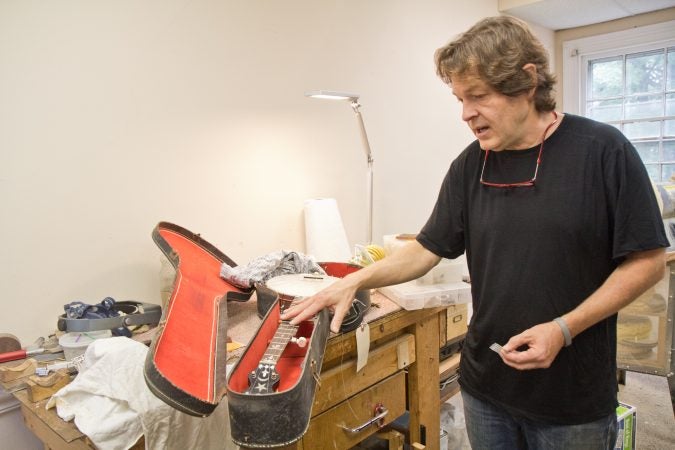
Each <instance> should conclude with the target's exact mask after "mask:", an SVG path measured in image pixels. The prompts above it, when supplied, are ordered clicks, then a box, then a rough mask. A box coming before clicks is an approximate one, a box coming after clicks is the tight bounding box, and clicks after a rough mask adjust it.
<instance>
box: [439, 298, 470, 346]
mask: <svg viewBox="0 0 675 450" xmlns="http://www.w3.org/2000/svg"><path fill="white" fill-rule="evenodd" d="M467 314H468V305H467V304H466V303H458V304H456V305H450V306H448V309H446V313H445V319H446V328H445V332H446V334H445V339H446V341H447V342H450V341H452V340H453V339H456V338H458V337H460V336H463V335H465V334H466V332H467V329H468V322H467ZM441 332H442V330H441Z"/></svg>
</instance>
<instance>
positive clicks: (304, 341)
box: [291, 336, 307, 348]
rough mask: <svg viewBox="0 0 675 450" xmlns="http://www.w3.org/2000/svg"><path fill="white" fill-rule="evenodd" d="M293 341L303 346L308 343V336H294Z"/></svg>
mask: <svg viewBox="0 0 675 450" xmlns="http://www.w3.org/2000/svg"><path fill="white" fill-rule="evenodd" d="M291 342H292V343H294V344H297V346H298V347H300V348H303V347H304V346H305V345H307V338H306V337H304V336H301V337H299V338H296V337H292V338H291Z"/></svg>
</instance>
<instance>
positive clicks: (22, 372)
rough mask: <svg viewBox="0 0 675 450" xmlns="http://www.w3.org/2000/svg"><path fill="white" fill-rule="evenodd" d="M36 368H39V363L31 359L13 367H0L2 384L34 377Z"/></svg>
mask: <svg viewBox="0 0 675 450" xmlns="http://www.w3.org/2000/svg"><path fill="white" fill-rule="evenodd" d="M36 368H37V361H36V360H35V359H33V358H29V359H27V360H25V361H23V362H21V363H19V364H15V365H13V366H2V367H0V381H2V382H7V381H14V380H16V379H18V378H23V377H27V376H29V375H33V374H35V369H36Z"/></svg>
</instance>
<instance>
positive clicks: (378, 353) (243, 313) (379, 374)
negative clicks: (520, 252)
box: [14, 293, 446, 450]
mask: <svg viewBox="0 0 675 450" xmlns="http://www.w3.org/2000/svg"><path fill="white" fill-rule="evenodd" d="M371 303H372V306H371V309H370V310H369V312H368V314H367V315H366V317H365V320H366V322H367V324H368V326H369V329H370V353H369V361H368V365H367V366H366V367H365V368H363V369H362V370H361V371H360V372H359V373H358V374H357V373H356V370H355V358H356V338H355V332H354V331H352V332H349V333H345V334H337V335H331V336H330V337H329V339H328V343H327V346H326V351H325V354H324V361H323V366H322V371H321V382H320V384H319V385H318V387H317V392H316V395H315V402H314V405H313V407H312V419H311V421H310V427H309V429H308V432H307V434H306V435H305V436H304V437H303V439H301V440H300V441H298V442H296V443H295V444H294V445H292V446H289V447H286V449H288V450H290V449H295V450H309V449H310V448H311V449H312V450H314V449H319V448H331V449H334V448H335V449H340V448H345V449H347V448H351V447H353V446H354V445H356V444H357V443H358V442H360V441H361V440H363V439H365V438H366V437H368V436H369V435H371V434H373V433H375V432H377V431H378V427H377V426H376V425H374V426H369V427H367V428H366V429H365V430H363V431H362V432H359V433H356V434H355V435H351V434H349V433H346V432H345V431H344V430H343V429H342V428H341V425H344V426H346V427H348V428H356V427H358V425H359V424H360V423H359V422H352V423H344V424H342V423H336V422H341V421H343V422H346V421H347V420H350V421H351V420H352V419H353V420H357V421H358V420H367V419H368V417H372V415H373V414H374V411H373V406H374V405H375V404H384V406H385V407H387V408H388V409H389V410H390V412H391V415H390V416H388V417H386V420H385V421H384V422H383V423H381V425H382V424H386V423H389V422H391V421H393V420H394V419H396V418H397V417H398V415H400V413H403V412H405V410H406V407H407V411H408V412H409V416H410V421H409V440H410V443H417V444H418V447H420V448H426V449H432V450H435V449H438V448H439V435H440V419H439V408H438V407H437V406H434V405H439V402H440V391H439V342H440V343H441V344H442V343H443V341H444V333H445V330H443V331H440V329H439V324H441V325H443V324H444V323H445V322H444V321H445V317H446V308H443V307H440V308H430V309H420V310H415V311H405V310H402V309H401V308H400V307H398V306H397V305H396V304H394V303H393V302H391V301H390V300H388V299H387V298H386V297H384V296H382V295H380V294H378V293H375V294H373V296H372V302H371ZM256 308H257V305H256V302H255V298H253V299H251V300H250V301H248V302H245V303H230V304H229V305H228V316H229V319H228V321H229V329H228V335H229V336H231V337H232V339H233V340H234V341H239V342H242V343H248V340H249V339H250V338H251V336H252V333H253V332H254V331H255V330H256V329H257V324H258V323H259V321H260V319H258V317H257V314H256ZM439 339H440V341H439ZM240 354H241V351H235V352H233V355H232V357H233V358H236V357H238V355H240ZM345 380H346V382H345ZM14 395H15V396H16V398H17V399H18V400H19V401H20V402H21V411H22V414H23V416H24V419H25V422H26V424H27V426H28V428H29V429H31V430H32V431H33V432H34V433H35V435H36V436H37V437H38V438H39V439H41V440H42V441H43V442H44V443H45V448H48V449H54V450H60V449H63V450H66V449H85V448H86V449H89V448H93V445H92V444H91V442H90V441H88V439H87V438H86V436H84V435H82V433H80V432H79V430H77V428H76V427H75V426H74V425H73V424H72V423H66V422H64V421H62V420H61V419H60V418H58V416H57V415H56V413H55V411H54V410H53V409H52V410H45V409H44V403H46V400H45V401H42V402H37V403H31V402H29V401H28V398H27V395H26V393H25V392H24V391H17V392H15V393H14ZM225 400H226V399H225V398H224V399H223V401H225ZM390 405H391V406H390ZM406 405H407V406H406ZM326 424H330V426H329V427H328V428H327V427H326ZM228 438H229V437H228ZM134 448H143V443H142V442H139V443H138V444H137V445H136V446H135V447H134Z"/></svg>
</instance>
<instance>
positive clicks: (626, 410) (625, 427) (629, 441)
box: [614, 402, 637, 450]
mask: <svg viewBox="0 0 675 450" xmlns="http://www.w3.org/2000/svg"><path fill="white" fill-rule="evenodd" d="M616 420H617V425H618V427H617V429H618V434H617V436H616V444H614V450H635V431H636V425H637V409H636V408H635V406H631V405H627V404H625V403H621V402H619V406H618V407H617V408H616Z"/></svg>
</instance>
